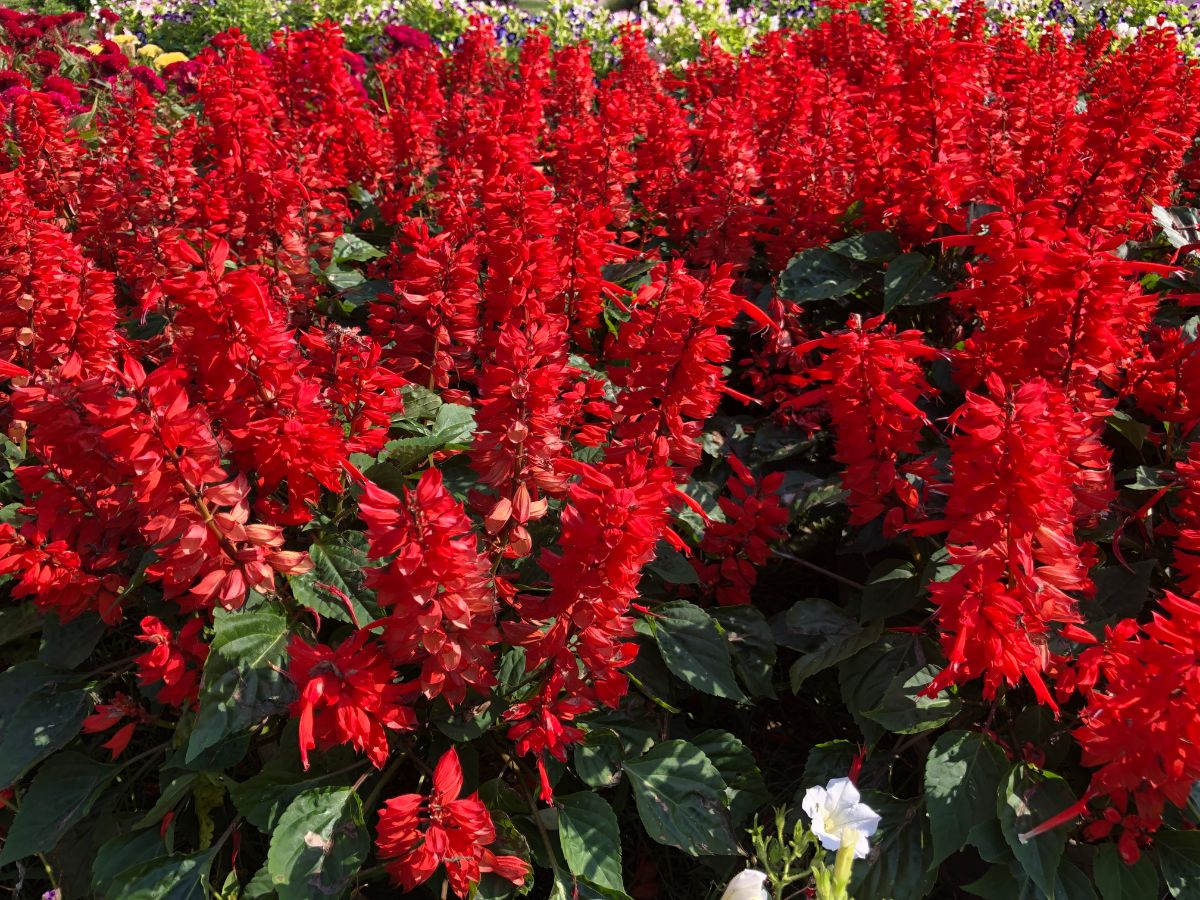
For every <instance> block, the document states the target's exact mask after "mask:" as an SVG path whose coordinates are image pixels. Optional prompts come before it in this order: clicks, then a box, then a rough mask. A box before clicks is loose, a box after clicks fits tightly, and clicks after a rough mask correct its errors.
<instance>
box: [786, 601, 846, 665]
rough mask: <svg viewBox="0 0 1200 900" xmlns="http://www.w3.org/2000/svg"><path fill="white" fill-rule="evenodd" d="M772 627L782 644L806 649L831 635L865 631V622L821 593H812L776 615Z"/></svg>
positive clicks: (841, 635)
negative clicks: (815, 594)
mask: <svg viewBox="0 0 1200 900" xmlns="http://www.w3.org/2000/svg"><path fill="white" fill-rule="evenodd" d="M772 630H773V632H774V634H775V640H776V642H778V643H779V644H780V645H782V646H784V647H788V648H790V649H792V650H799V651H800V652H802V653H806V652H808V651H810V650H814V649H816V648H818V647H820V646H821V645H822V644H823V643H825V642H826V641H827V640H828V639H830V638H846V637H852V636H854V635H856V634H858V633H859V632H861V631H862V626H861V625H859V624H858V622H856V621H855V620H854V619H853V618H851V617H850V615H849V614H848V613H847V612H846V611H845V610H843V609H842V608H841V607H839V606H835V605H834V604H832V603H830V602H829V601H828V600H823V599H821V598H820V597H810V598H808V599H807V600H799V601H797V602H796V603H794V604H793V605H792V607H791V609H789V610H788V611H787V612H786V613H785V614H784V615H782V616H776V617H775V619H774V620H773V621H772Z"/></svg>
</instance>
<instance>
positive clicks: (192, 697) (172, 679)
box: [134, 616, 208, 707]
mask: <svg viewBox="0 0 1200 900" xmlns="http://www.w3.org/2000/svg"><path fill="white" fill-rule="evenodd" d="M141 629H142V633H141V634H139V635H138V636H137V639H138V640H139V641H142V642H144V643H146V644H149V645H150V647H151V649H150V650H148V651H147V652H146V653H143V654H142V655H141V656H139V657H138V658H137V659H136V660H134V662H135V663H136V664H137V667H138V681H139V682H140V683H141V684H142V685H143V686H151V685H158V691H157V693H156V694H155V695H154V699H155V700H157V701H158V702H159V703H166V704H168V705H170V706H176V707H182V706H187V705H192V704H194V703H195V701H196V694H197V692H198V691H199V689H200V673H201V670H202V669H203V667H204V661H205V660H206V659H207V658H208V645H207V644H206V643H204V641H203V640H201V637H200V632H201V631H202V630H203V629H204V623H203V621H201V620H200V619H189V620H188V621H187V624H185V625H184V626H183V628H181V629H180V630H179V634H178V635H175V634H173V633H172V632H171V629H169V628H168V627H167V626H166V625H164V624H163V623H162V621H161V620H159V619H157V618H155V617H154V616H146V617H145V618H144V619H142V621H141Z"/></svg>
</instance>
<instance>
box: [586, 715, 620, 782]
mask: <svg viewBox="0 0 1200 900" xmlns="http://www.w3.org/2000/svg"><path fill="white" fill-rule="evenodd" d="M573 752H574V759H575V774H576V775H578V776H579V777H580V778H581V779H582V780H583V783H584V784H586V785H588V786H589V787H594V788H607V787H612V786H613V785H614V784H616V783H617V781H618V780H619V779H620V777H621V760H622V759H623V758H624V756H625V751H624V749H623V748H622V746H621V738H620V737H618V736H617V733H616V732H615V731H612V730H611V729H608V728H597V729H594V730H592V731H589V732H588V733H587V737H586V738H584V740H583V742H582V743H580V744H576V745H575V747H574V751H573Z"/></svg>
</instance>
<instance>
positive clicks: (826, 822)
mask: <svg viewBox="0 0 1200 900" xmlns="http://www.w3.org/2000/svg"><path fill="white" fill-rule="evenodd" d="M861 799H862V798H861V797H860V796H859V793H858V788H856V787H855V786H854V783H853V782H852V781H851V780H850V779H849V778H834V779H833V780H832V781H830V782H829V784H827V785H825V787H810V788H809V789H808V790H807V791H806V792H805V794H804V802H803V803H801V804H800V806H801V808H802V809H803V810H804V811H805V812H806V813H808V816H809V818H811V819H812V831H813V834H815V835H816V836H817V837H818V838H820V840H821V846H822V847H824V848H825V849H826V850H837V849H838V848H839V847H841V846H842V844H853V845H854V857H855V858H856V859H863V858H865V857H866V855H867V851H868V850H870V842H869V841H868V840H867V838H869V837H870V836H871V835H873V834H874V833H875V829H877V828H878V827H879V819H880V817H879V814H878V813H877V812H875V810H873V809H871V807H869V806H867V805H866V804H865V803H861V802H860V800H861Z"/></svg>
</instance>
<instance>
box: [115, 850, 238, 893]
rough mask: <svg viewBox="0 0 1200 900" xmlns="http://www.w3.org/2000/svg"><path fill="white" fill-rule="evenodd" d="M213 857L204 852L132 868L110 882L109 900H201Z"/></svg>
mask: <svg viewBox="0 0 1200 900" xmlns="http://www.w3.org/2000/svg"><path fill="white" fill-rule="evenodd" d="M214 855H215V854H214V852H213V851H212V850H204V851H202V852H200V853H193V854H192V855H190V856H181V855H176V856H162V857H159V858H158V859H153V860H150V861H149V862H146V863H142V864H141V865H138V866H134V867H133V868H132V869H127V870H125V871H124V872H121V873H120V874H119V875H117V876H116V877H114V878H113V879H112V882H111V886H110V888H109V892H108V894H107V896H108V897H109V898H111V900H204V897H205V896H206V895H207V891H206V890H205V887H204V882H205V881H206V880H207V878H208V869H209V866H211V865H212V861H213V856H214Z"/></svg>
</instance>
